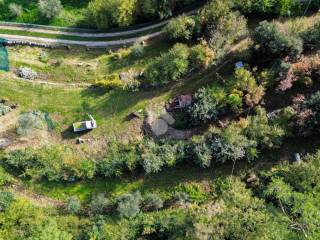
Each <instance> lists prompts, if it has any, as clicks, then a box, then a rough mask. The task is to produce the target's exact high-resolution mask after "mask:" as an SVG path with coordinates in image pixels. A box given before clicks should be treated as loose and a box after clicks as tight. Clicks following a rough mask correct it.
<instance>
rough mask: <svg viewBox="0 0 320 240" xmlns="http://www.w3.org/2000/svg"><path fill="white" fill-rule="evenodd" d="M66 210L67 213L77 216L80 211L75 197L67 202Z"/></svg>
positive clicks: (78, 201) (77, 199)
mask: <svg viewBox="0 0 320 240" xmlns="http://www.w3.org/2000/svg"><path fill="white" fill-rule="evenodd" d="M66 210H67V212H68V213H71V214H77V213H79V211H80V210H81V202H80V200H79V198H77V197H76V196H72V197H70V198H69V199H68V200H67V204H66Z"/></svg>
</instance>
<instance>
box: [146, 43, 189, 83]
mask: <svg viewBox="0 0 320 240" xmlns="http://www.w3.org/2000/svg"><path fill="white" fill-rule="evenodd" d="M188 70H189V49H188V47H187V46H186V45H183V44H176V45H175V46H174V47H173V48H172V49H170V51H169V52H168V53H166V54H163V55H162V56H161V57H159V58H157V59H156V60H155V61H154V62H152V63H150V64H149V65H148V66H147V68H146V69H145V71H144V73H143V78H144V80H145V83H147V84H150V85H151V86H154V87H156V86H161V85H165V84H168V83H170V82H172V81H178V80H179V79H180V78H181V77H183V76H184V75H185V74H186V73H187V72H188Z"/></svg>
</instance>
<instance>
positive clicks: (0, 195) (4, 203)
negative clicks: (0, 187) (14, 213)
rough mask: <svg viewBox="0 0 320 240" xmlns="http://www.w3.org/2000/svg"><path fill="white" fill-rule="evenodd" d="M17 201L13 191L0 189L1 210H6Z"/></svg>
mask: <svg viewBox="0 0 320 240" xmlns="http://www.w3.org/2000/svg"><path fill="white" fill-rule="evenodd" d="M14 201H15V197H14V195H13V194H12V193H11V192H8V191H0V212H3V211H5V210H6V209H7V208H8V207H10V205H11V204H12V203H13V202H14Z"/></svg>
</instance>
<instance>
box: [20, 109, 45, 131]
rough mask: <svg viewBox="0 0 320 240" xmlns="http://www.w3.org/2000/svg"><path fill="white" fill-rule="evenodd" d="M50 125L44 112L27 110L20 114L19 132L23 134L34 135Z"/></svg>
mask: <svg viewBox="0 0 320 240" xmlns="http://www.w3.org/2000/svg"><path fill="white" fill-rule="evenodd" d="M47 129H48V126H47V123H46V119H45V116H44V114H43V113H41V112H27V113H23V114H21V115H20V116H19V118H18V122H17V133H18V134H19V135H21V136H27V135H32V134H33V133H34V132H36V131H37V130H47Z"/></svg>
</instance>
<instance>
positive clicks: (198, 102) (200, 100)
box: [189, 88, 226, 124]
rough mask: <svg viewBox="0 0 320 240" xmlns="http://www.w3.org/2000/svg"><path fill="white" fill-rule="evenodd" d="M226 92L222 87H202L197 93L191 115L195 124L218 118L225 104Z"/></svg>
mask: <svg viewBox="0 0 320 240" xmlns="http://www.w3.org/2000/svg"><path fill="white" fill-rule="evenodd" d="M225 97H226V94H225V92H224V90H223V89H222V88H200V89H199V90H198V91H197V92H196V93H195V94H194V99H193V104H192V106H191V108H190V110H189V111H190V115H191V118H192V121H193V122H194V123H195V124H199V123H203V122H208V121H211V120H217V119H218V116H219V114H220V113H221V110H222V108H223V107H224V106H225Z"/></svg>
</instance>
